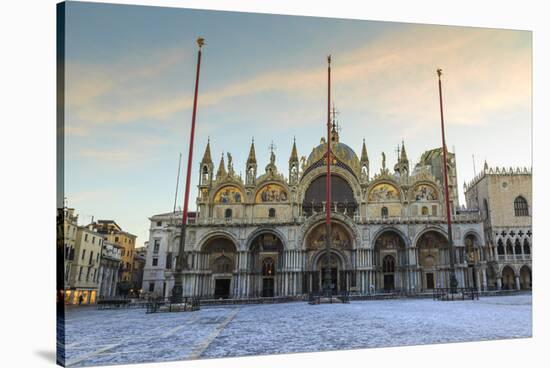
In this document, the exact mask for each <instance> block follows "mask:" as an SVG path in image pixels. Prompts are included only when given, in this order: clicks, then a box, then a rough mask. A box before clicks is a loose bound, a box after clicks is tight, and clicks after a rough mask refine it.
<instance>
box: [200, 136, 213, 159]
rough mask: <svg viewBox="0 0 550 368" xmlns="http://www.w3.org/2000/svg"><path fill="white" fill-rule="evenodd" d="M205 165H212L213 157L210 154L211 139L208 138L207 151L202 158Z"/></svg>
mask: <svg viewBox="0 0 550 368" xmlns="http://www.w3.org/2000/svg"><path fill="white" fill-rule="evenodd" d="M202 163H203V164H211V163H212V155H211V154H210V137H208V143H206V149H205V150H204V155H203V156H202Z"/></svg>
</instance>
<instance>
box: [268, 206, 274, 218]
mask: <svg viewBox="0 0 550 368" xmlns="http://www.w3.org/2000/svg"><path fill="white" fill-rule="evenodd" d="M268 215H269V217H271V218H274V217H275V208H270V209H269V214H268Z"/></svg>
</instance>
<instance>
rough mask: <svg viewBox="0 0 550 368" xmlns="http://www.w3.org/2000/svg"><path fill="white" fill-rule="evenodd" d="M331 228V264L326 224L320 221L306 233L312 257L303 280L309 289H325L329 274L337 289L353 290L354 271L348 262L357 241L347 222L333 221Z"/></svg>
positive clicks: (308, 290) (335, 289)
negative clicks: (327, 250) (327, 249)
mask: <svg viewBox="0 0 550 368" xmlns="http://www.w3.org/2000/svg"><path fill="white" fill-rule="evenodd" d="M330 231H331V240H330V250H331V251H330V264H329V261H328V258H329V257H328V253H327V252H326V245H327V243H326V240H327V239H326V233H327V228H326V224H325V223H324V222H321V223H318V224H317V225H315V226H314V227H313V228H311V230H310V231H308V233H307V235H306V237H305V244H304V246H305V251H306V254H307V259H308V260H309V261H308V270H307V271H306V272H305V275H304V276H305V277H304V283H303V289H304V290H305V291H306V292H318V291H321V290H322V287H323V285H325V283H324V282H326V281H327V280H328V277H329V274H330V279H331V283H330V284H331V288H332V290H333V292H340V291H345V290H349V288H350V287H353V286H354V285H355V279H354V273H353V270H352V269H351V268H350V267H349V262H348V260H349V259H350V257H351V250H352V245H353V242H352V239H353V236H352V233H351V231H350V229H348V228H347V226H346V225H344V224H342V223H340V222H337V221H333V222H331V230H330Z"/></svg>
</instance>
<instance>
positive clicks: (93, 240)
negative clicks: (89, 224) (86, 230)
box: [92, 236, 95, 244]
mask: <svg viewBox="0 0 550 368" xmlns="http://www.w3.org/2000/svg"><path fill="white" fill-rule="evenodd" d="M92 244H95V236H92Z"/></svg>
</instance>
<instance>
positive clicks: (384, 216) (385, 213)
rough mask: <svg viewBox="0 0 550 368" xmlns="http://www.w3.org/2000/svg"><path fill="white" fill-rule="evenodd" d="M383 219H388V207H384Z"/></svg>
mask: <svg viewBox="0 0 550 368" xmlns="http://www.w3.org/2000/svg"><path fill="white" fill-rule="evenodd" d="M381 212H382V218H386V217H388V207H382V211H381Z"/></svg>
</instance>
